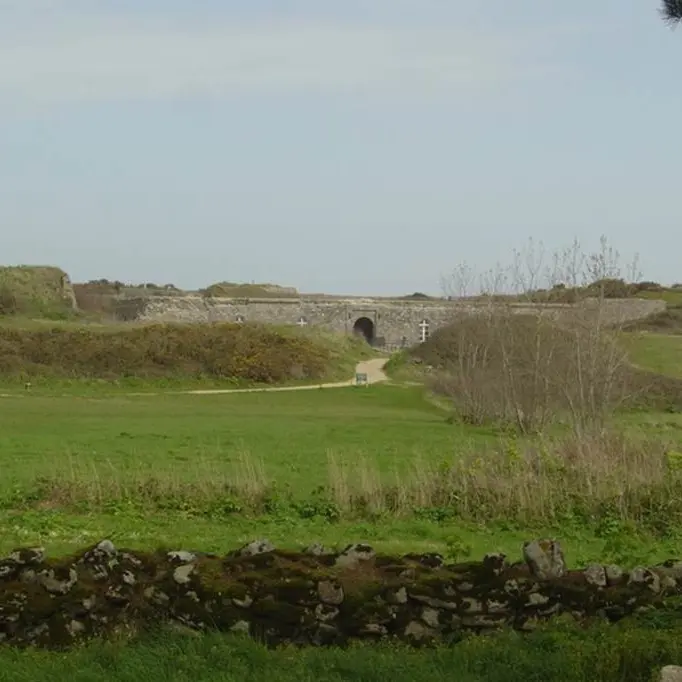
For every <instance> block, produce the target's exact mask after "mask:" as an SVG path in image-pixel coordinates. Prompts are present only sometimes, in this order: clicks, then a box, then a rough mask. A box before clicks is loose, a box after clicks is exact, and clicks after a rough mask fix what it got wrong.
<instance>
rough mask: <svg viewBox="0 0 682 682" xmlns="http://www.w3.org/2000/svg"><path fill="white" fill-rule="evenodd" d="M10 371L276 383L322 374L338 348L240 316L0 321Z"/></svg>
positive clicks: (0, 336) (3, 366) (4, 361)
mask: <svg viewBox="0 0 682 682" xmlns="http://www.w3.org/2000/svg"><path fill="white" fill-rule="evenodd" d="M0 349H2V353H1V356H2V364H1V366H0V371H2V372H3V373H5V374H16V373H21V374H24V375H27V376H39V375H45V376H58V377H71V378H106V379H117V378H123V377H139V378H154V377H172V376H178V377H212V378H232V379H239V380H243V381H248V382H263V383H275V382H281V381H284V380H287V379H291V378H292V371H293V370H295V372H296V374H297V376H298V377H299V378H311V379H314V378H318V377H321V376H323V375H324V373H325V370H326V368H327V365H328V363H329V362H330V359H331V358H332V351H331V349H330V348H329V347H327V346H326V345H323V344H322V343H319V342H317V341H316V340H315V339H314V338H313V337H310V336H306V335H303V334H296V333H294V332H291V333H284V332H282V331H280V330H277V329H276V328H273V327H267V326H262V327H261V326H256V325H236V324H207V325H181V324H177V325H170V324H169V325H162V324H156V325H149V326H140V327H132V328H130V329H125V330H117V331H100V330H93V329H88V328H86V327H82V328H77V329H63V328H55V329H8V328H0Z"/></svg>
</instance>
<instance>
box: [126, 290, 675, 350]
mask: <svg viewBox="0 0 682 682" xmlns="http://www.w3.org/2000/svg"><path fill="white" fill-rule="evenodd" d="M604 303H605V305H604V307H603V308H602V314H603V315H604V316H605V318H606V322H607V323H618V322H620V323H624V322H630V321H635V320H638V319H642V318H644V317H647V316H649V315H651V314H654V313H656V312H660V311H662V310H664V309H665V307H666V304H665V302H664V301H661V300H644V299H611V300H606V301H605V302H604ZM487 306H488V304H487V303H483V302H477V301H470V300H466V301H463V300H452V301H450V300H446V299H424V300H422V299H387V298H340V297H327V296H319V297H313V296H304V295H301V296H297V297H291V298H251V299H245V298H242V299H237V298H213V297H206V296H201V295H183V296H149V297H140V298H131V299H123V300H120V301H119V302H118V304H117V306H116V313H115V314H116V317H117V318H118V319H119V320H121V321H124V320H125V321H139V322H185V323H201V322H203V323H207V322H233V323H248V322H256V323H261V324H263V323H264V324H278V325H298V326H300V327H307V326H316V327H321V328H323V329H326V330H328V331H332V332H337V333H345V334H357V335H360V336H363V337H364V338H365V339H366V340H367V342H368V343H370V344H371V345H373V346H378V347H400V346H409V345H413V344H415V343H420V342H423V341H425V340H426V339H427V338H428V337H429V335H430V334H431V332H433V331H434V330H436V329H438V328H439V327H443V326H445V325H447V324H451V323H453V322H454V321H456V319H457V318H458V317H460V318H461V317H462V316H465V315H471V314H476V313H477V312H480V311H482V310H484V309H485V308H486V307H487ZM594 306H595V302H594V301H589V300H587V301H584V302H582V303H581V304H579V305H569V304H525V303H513V304H511V307H512V309H513V310H514V312H517V313H526V314H527V313H531V312H534V313H537V312H542V313H543V314H550V315H553V316H560V315H562V314H567V313H571V312H573V313H574V312H575V311H576V310H577V309H579V308H586V309H589V308H590V307H594Z"/></svg>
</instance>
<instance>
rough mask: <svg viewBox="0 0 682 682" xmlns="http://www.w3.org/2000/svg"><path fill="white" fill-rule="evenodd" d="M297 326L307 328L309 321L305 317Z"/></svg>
mask: <svg viewBox="0 0 682 682" xmlns="http://www.w3.org/2000/svg"><path fill="white" fill-rule="evenodd" d="M297 324H298V326H299V327H307V326H308V321H307V320H306V319H305V317H301V318H300V319H299V321H298V323H297Z"/></svg>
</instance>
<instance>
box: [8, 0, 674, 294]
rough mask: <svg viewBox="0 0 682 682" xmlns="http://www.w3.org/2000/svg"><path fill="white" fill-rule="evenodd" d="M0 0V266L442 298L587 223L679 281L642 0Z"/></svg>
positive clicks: (85, 275)
mask: <svg viewBox="0 0 682 682" xmlns="http://www.w3.org/2000/svg"><path fill="white" fill-rule="evenodd" d="M567 4H569V3H553V2H547V0H514V1H513V2H512V1H511V0H487V1H486V2H476V1H472V0H469V2H466V3H464V2H460V0H350V1H349V0H343V2H341V1H335V2H331V1H328V0H297V1H287V0H270V1H268V2H266V1H264V0H248V1H247V0H242V1H241V2H237V1H236V0H220V1H219V0H212V1H206V0H191V1H190V0H183V1H180V0H143V1H140V0H135V1H134V0H110V1H105V0H99V1H98V0H89V1H86V0H0V235H1V237H2V238H1V239H0V249H1V250H0V262H3V263H53V264H57V265H60V266H62V267H63V268H65V269H66V270H67V271H68V272H69V273H70V274H71V276H72V277H73V278H74V279H76V280H79V281H80V280H85V279H90V278H95V277H109V278H117V279H123V280H129V281H130V280H132V281H143V280H146V281H161V282H174V283H175V284H177V285H179V286H183V287H188V288H189V287H198V286H202V285H205V284H208V283H210V282H214V281H218V280H225V279H229V280H239V281H250V280H257V281H263V280H265V281H273V282H278V283H281V284H287V285H293V286H297V287H299V289H301V290H303V291H309V292H319V291H326V292H329V293H365V294H389V293H399V294H402V293H410V292H412V291H416V290H418V291H427V292H433V293H438V291H439V286H440V285H439V282H440V275H441V274H443V273H445V272H447V271H449V270H450V269H451V268H452V267H453V266H455V265H456V264H457V263H459V262H461V261H463V260H465V261H468V262H469V263H470V264H471V265H472V266H473V267H475V268H477V269H486V268H488V267H490V266H492V265H493V264H494V262H495V261H499V260H502V261H506V260H508V257H509V253H510V251H511V250H512V249H513V248H514V247H519V246H523V244H524V242H525V241H526V239H527V238H528V237H535V238H536V239H543V240H544V242H545V243H546V245H547V248H548V249H551V248H553V247H554V246H559V245H563V244H565V243H566V242H570V241H571V240H572V239H573V237H574V236H576V237H578V238H579V239H580V240H581V241H582V242H583V243H584V245H585V248H587V249H591V248H594V247H595V246H596V244H597V241H598V237H599V235H600V234H602V233H604V234H606V235H607V236H608V238H609V239H610V241H611V242H612V243H613V244H614V245H615V246H617V247H618V248H619V249H620V250H621V251H622V252H623V253H624V254H625V255H626V256H629V255H631V254H634V253H639V254H640V266H641V269H642V274H643V276H644V277H646V278H648V279H656V280H661V281H664V282H673V281H678V280H682V257H681V255H680V254H681V253H682V230H681V228H682V192H681V191H680V187H681V178H682V136H681V135H680V132H679V131H680V121H681V120H682V88H681V87H680V78H679V74H680V67H681V65H682V34H680V33H679V32H672V31H670V30H668V29H667V28H666V27H665V25H664V24H663V23H662V22H661V20H660V18H659V16H658V13H657V8H658V3H657V0H599V2H595V1H594V0H589V1H588V0H574V2H572V3H570V5H571V7H570V8H569V9H567V8H565V7H564V8H560V7H559V5H562V6H563V5H567Z"/></svg>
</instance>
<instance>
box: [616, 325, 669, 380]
mask: <svg viewBox="0 0 682 682" xmlns="http://www.w3.org/2000/svg"><path fill="white" fill-rule="evenodd" d="M626 339H627V340H626V347H627V350H628V352H629V355H630V359H631V360H632V362H633V363H635V364H636V365H638V366H639V367H642V368H643V369H647V370H649V371H651V372H655V373H656V374H663V375H666V376H672V377H676V378H682V336H680V335H673V334H670V335H668V334H652V333H634V334H628V336H627V337H626Z"/></svg>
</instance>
